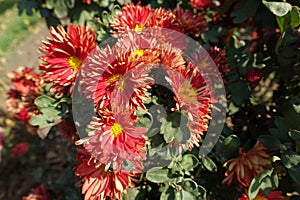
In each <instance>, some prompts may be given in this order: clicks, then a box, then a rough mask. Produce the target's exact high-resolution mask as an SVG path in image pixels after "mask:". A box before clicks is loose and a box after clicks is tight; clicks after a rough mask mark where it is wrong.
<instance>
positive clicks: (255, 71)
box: [246, 68, 263, 84]
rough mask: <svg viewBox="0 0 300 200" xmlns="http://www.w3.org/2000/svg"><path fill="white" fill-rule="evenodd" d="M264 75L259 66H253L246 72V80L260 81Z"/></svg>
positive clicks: (252, 82)
mask: <svg viewBox="0 0 300 200" xmlns="http://www.w3.org/2000/svg"><path fill="white" fill-rule="evenodd" d="M262 77H263V72H262V70H261V69H259V68H252V69H250V70H249V71H247V73H246V80H247V81H248V82H249V83H251V84H256V83H258V82H259V81H260V80H261V79H262Z"/></svg>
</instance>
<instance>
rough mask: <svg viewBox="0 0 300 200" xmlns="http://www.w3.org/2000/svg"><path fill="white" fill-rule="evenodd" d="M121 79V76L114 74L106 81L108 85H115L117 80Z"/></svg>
mask: <svg viewBox="0 0 300 200" xmlns="http://www.w3.org/2000/svg"><path fill="white" fill-rule="evenodd" d="M121 77H122V75H121V74H114V75H112V76H111V77H110V78H109V79H108V83H109V84H113V83H115V82H116V81H117V80H119V79H120V78H121Z"/></svg>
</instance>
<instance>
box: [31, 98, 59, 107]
mask: <svg viewBox="0 0 300 200" xmlns="http://www.w3.org/2000/svg"><path fill="white" fill-rule="evenodd" d="M55 102H56V99H54V98H52V97H49V96H47V95H42V96H39V97H37V98H36V99H35V100H34V104H35V105H37V106H38V107H39V108H47V107H49V106H51V107H52V106H55V105H54V104H55Z"/></svg>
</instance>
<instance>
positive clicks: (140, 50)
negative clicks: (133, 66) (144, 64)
mask: <svg viewBox="0 0 300 200" xmlns="http://www.w3.org/2000/svg"><path fill="white" fill-rule="evenodd" d="M144 52H145V51H144V50H143V49H137V50H135V51H134V52H133V53H132V56H133V57H136V56H138V57H142V56H143V55H144Z"/></svg>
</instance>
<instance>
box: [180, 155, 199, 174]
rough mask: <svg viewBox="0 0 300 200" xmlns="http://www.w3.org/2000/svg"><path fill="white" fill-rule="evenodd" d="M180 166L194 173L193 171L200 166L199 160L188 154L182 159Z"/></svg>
mask: <svg viewBox="0 0 300 200" xmlns="http://www.w3.org/2000/svg"><path fill="white" fill-rule="evenodd" d="M180 164H181V166H182V168H183V169H184V170H186V171H193V169H194V168H195V167H197V165H198V164H199V160H198V158H197V157H196V156H194V155H193V154H186V155H184V156H183V157H182V160H181V161H180Z"/></svg>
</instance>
